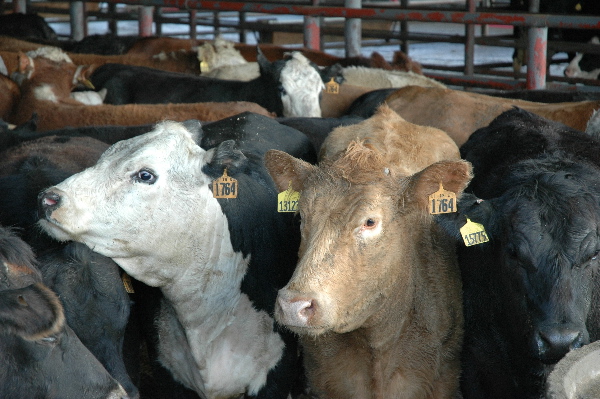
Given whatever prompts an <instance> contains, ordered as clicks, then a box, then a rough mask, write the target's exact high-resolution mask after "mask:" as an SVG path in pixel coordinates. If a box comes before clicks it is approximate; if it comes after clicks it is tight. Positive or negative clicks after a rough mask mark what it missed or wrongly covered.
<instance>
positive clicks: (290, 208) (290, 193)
mask: <svg viewBox="0 0 600 399" xmlns="http://www.w3.org/2000/svg"><path fill="white" fill-rule="evenodd" d="M299 200H300V193H299V192H298V191H294V189H293V188H292V182H291V181H290V184H289V185H288V188H287V190H285V191H282V192H280V193H279V194H277V212H296V211H297V210H298V201H299Z"/></svg>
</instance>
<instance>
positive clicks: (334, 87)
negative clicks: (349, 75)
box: [325, 78, 340, 94]
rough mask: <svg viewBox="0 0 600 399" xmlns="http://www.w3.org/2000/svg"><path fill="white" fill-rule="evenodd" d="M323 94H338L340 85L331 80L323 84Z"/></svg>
mask: <svg viewBox="0 0 600 399" xmlns="http://www.w3.org/2000/svg"><path fill="white" fill-rule="evenodd" d="M325 92H326V93H331V94H340V85H339V83H337V82H336V81H334V80H333V78H331V80H330V81H329V82H327V83H325Z"/></svg>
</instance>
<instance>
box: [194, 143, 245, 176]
mask: <svg viewBox="0 0 600 399" xmlns="http://www.w3.org/2000/svg"><path fill="white" fill-rule="evenodd" d="M206 153H207V155H208V158H207V163H206V165H204V167H203V168H202V171H203V172H204V173H206V174H207V175H208V176H211V177H213V178H217V177H220V176H222V175H223V173H224V171H225V169H227V171H228V174H229V175H230V176H232V175H234V174H236V173H237V172H238V171H239V170H240V169H244V168H245V167H246V165H247V164H248V158H246V156H245V155H244V153H243V152H242V151H240V150H239V149H238V148H237V145H236V143H235V141H233V140H225V141H223V142H222V143H221V144H219V146H218V147H217V148H211V149H210V150H208V151H207V152H206Z"/></svg>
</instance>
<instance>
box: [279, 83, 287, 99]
mask: <svg viewBox="0 0 600 399" xmlns="http://www.w3.org/2000/svg"><path fill="white" fill-rule="evenodd" d="M277 89H278V90H279V95H280V96H281V97H283V96H285V95H287V91H285V88H284V87H283V85H279V86H278V87H277Z"/></svg>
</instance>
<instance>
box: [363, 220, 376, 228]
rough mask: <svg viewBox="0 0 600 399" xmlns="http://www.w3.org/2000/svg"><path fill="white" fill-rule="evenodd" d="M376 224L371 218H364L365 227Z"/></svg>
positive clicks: (372, 226) (371, 226)
mask: <svg viewBox="0 0 600 399" xmlns="http://www.w3.org/2000/svg"><path fill="white" fill-rule="evenodd" d="M376 225H377V222H376V221H375V220H373V219H371V218H369V219H367V220H365V227H366V228H367V229H372V228H374V227H375V226H376Z"/></svg>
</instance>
